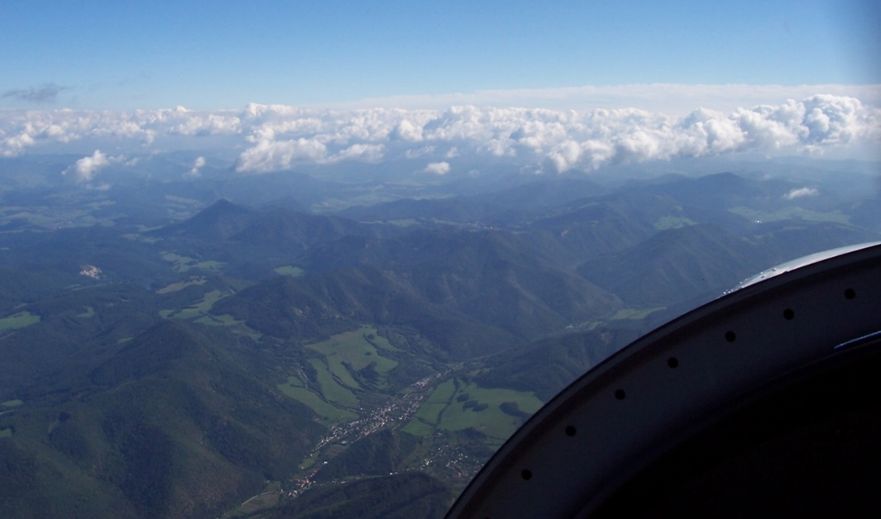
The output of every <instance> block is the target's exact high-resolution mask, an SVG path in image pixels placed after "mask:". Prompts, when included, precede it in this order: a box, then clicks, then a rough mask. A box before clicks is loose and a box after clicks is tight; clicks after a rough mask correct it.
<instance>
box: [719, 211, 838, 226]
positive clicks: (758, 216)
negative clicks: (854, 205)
mask: <svg viewBox="0 0 881 519" xmlns="http://www.w3.org/2000/svg"><path fill="white" fill-rule="evenodd" d="M730 211H731V212H732V213H734V214H736V215H739V216H743V217H745V218H749V219H750V220H753V221H759V222H777V221H783V220H804V221H808V222H831V223H840V224H847V223H849V222H850V218H849V217H848V216H847V215H846V214H844V213H843V212H841V211H812V210H810V209H805V208H802V207H787V208H784V209H780V210H778V211H773V212H770V211H759V210H756V209H751V208H749V207H733V208H731V209H730Z"/></svg>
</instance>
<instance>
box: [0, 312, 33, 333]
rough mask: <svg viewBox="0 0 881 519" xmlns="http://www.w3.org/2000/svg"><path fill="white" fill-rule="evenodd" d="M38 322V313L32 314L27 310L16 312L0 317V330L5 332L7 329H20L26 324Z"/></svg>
mask: <svg viewBox="0 0 881 519" xmlns="http://www.w3.org/2000/svg"><path fill="white" fill-rule="evenodd" d="M38 322H40V316H39V315H35V314H32V313H30V312H28V311H27V310H25V311H23V312H17V313H14V314H12V315H9V316H6V317H4V318H2V319H0V332H5V331H9V330H20V329H22V328H27V327H28V326H31V325H34V324H37V323H38Z"/></svg>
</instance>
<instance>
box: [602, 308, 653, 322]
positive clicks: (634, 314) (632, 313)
mask: <svg viewBox="0 0 881 519" xmlns="http://www.w3.org/2000/svg"><path fill="white" fill-rule="evenodd" d="M663 309H664V307H663V306H657V307H654V308H622V309H620V310H618V311H617V312H615V313H614V314H613V315H612V317H610V318H609V319H612V320H613V321H626V320H634V321H638V320H640V319H645V318H646V317H648V316H649V315H651V314H653V313H655V312H659V311H661V310H663Z"/></svg>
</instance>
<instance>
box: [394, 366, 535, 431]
mask: <svg viewBox="0 0 881 519" xmlns="http://www.w3.org/2000/svg"><path fill="white" fill-rule="evenodd" d="M541 405H542V402H541V400H539V399H538V397H536V396H535V394H534V393H532V392H525V391H516V390H513V389H501V388H484V387H480V386H478V385H477V384H474V383H472V382H467V381H465V380H462V379H459V378H453V379H450V380H447V381H445V382H444V383H443V384H441V385H439V386H438V387H437V388H436V389H435V390H434V392H432V394H431V395H430V396H429V397H428V399H427V400H426V401H425V402H423V404H422V405H421V406H420V408H419V411H417V412H416V416H415V417H414V418H413V420H412V421H411V422H410V423H409V424H407V426H405V427H404V431H405V432H408V433H410V434H414V435H417V436H426V435H430V434H432V433H433V432H434V430H435V429H445V430H448V431H461V430H464V429H469V428H474V429H476V430H478V431H480V432H482V433H483V434H485V435H486V436H487V437H488V438H489V440H490V443H492V444H494V445H498V444H501V442H503V441H505V440H506V439H507V438H508V437H509V436H510V435H511V434H512V433H513V432H514V431H515V430H516V429H517V427H519V426H520V424H522V423H523V420H524V419H525V418H526V417H528V416H529V415H530V414H532V413H534V412H535V411H537V410H538V408H539V407H541Z"/></svg>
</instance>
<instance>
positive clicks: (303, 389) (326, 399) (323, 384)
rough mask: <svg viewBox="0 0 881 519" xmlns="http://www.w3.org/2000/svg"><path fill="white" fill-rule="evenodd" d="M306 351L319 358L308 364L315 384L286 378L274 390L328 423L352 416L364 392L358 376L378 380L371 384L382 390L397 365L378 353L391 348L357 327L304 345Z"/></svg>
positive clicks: (367, 329)
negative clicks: (360, 393)
mask: <svg viewBox="0 0 881 519" xmlns="http://www.w3.org/2000/svg"><path fill="white" fill-rule="evenodd" d="M306 349H308V350H311V351H312V352H314V353H316V354H319V355H320V356H319V357H314V358H311V359H309V361H308V362H309V365H310V366H311V367H312V369H313V370H314V376H315V381H314V382H310V381H307V380H303V379H302V378H301V376H298V375H290V376H288V378H287V380H286V381H285V382H284V383H282V384H278V386H277V387H278V389H279V390H280V391H281V392H282V393H284V394H285V395H286V396H288V397H290V398H293V399H294V400H297V401H299V402H301V403H303V404H305V405H307V406H309V407H310V408H311V409H312V410H313V411H315V413H316V414H318V415H319V416H321V417H323V418H325V419H327V420H330V421H341V420H346V419H351V418H354V417H355V416H356V415H355V413H354V412H353V409H355V408H356V407H358V405H359V403H360V402H359V398H358V392H360V391H363V390H364V388H363V387H362V384H361V383H360V382H359V381H358V380H357V378H361V377H360V376H359V372H363V371H364V370H369V371H370V372H371V373H372V374H374V375H376V376H377V377H378V378H375V379H372V380H371V384H375V385H377V386H384V385H385V380H384V376H385V375H386V374H387V373H388V372H389V371H391V370H392V369H394V368H395V367H396V366H397V365H398V362H397V361H396V360H394V359H390V358H388V357H385V356H383V355H382V351H394V350H395V348H394V346H392V345H391V344H390V343H389V342H388V340H387V339H386V338H385V337H382V336H380V335H379V334H378V333H377V331H376V328H374V327H372V326H361V327H360V328H358V329H357V330H352V331H348V332H343V333H340V334H337V335H333V336H331V337H330V338H329V339H327V340H324V341H320V342H315V343H312V344H307V345H306Z"/></svg>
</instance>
